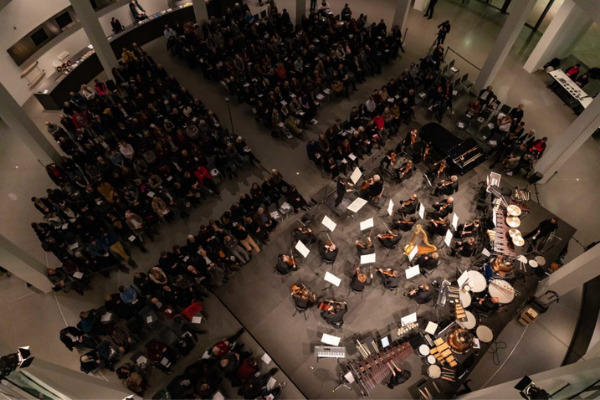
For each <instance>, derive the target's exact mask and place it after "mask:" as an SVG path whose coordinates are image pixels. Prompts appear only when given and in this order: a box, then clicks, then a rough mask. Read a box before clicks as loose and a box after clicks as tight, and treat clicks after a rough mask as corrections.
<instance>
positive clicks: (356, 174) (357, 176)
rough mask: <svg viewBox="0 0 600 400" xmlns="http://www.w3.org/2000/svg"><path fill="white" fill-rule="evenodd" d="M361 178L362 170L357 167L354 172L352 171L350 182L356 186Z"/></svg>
mask: <svg viewBox="0 0 600 400" xmlns="http://www.w3.org/2000/svg"><path fill="white" fill-rule="evenodd" d="M361 176H362V172H361V170H360V169H359V168H358V167H356V168H354V171H352V175H350V180H351V181H352V183H354V184H355V185H356V182H358V180H359V179H360V177H361Z"/></svg>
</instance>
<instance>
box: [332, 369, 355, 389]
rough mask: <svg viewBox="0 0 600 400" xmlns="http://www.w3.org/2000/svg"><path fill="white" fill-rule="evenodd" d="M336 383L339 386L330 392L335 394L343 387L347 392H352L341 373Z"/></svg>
mask: <svg viewBox="0 0 600 400" xmlns="http://www.w3.org/2000/svg"><path fill="white" fill-rule="evenodd" d="M338 382H339V385H337V386H336V387H335V388H334V389H333V390H332V391H331V392H332V393H335V392H336V391H337V390H338V389H339V388H342V387H345V388H346V389H348V390H352V387H350V382H349V381H348V380H347V379H346V378H345V377H344V374H343V373H341V372H340V373H339V376H338Z"/></svg>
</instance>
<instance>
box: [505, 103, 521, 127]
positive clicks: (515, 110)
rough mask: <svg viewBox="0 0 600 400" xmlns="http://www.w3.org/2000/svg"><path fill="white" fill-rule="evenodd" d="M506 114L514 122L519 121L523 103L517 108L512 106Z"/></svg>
mask: <svg viewBox="0 0 600 400" xmlns="http://www.w3.org/2000/svg"><path fill="white" fill-rule="evenodd" d="M508 115H509V116H510V117H511V118H512V119H513V121H514V120H515V119H516V122H517V123H519V122H521V120H522V119H523V104H519V105H518V106H517V108H513V109H512V110H510V111H509V113H508Z"/></svg>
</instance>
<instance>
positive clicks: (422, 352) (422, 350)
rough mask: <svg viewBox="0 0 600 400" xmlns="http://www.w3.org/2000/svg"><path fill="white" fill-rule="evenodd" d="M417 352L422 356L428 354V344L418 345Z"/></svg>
mask: <svg viewBox="0 0 600 400" xmlns="http://www.w3.org/2000/svg"><path fill="white" fill-rule="evenodd" d="M419 354H420V355H422V356H428V355H429V346H427V345H426V344H422V345H420V346H419Z"/></svg>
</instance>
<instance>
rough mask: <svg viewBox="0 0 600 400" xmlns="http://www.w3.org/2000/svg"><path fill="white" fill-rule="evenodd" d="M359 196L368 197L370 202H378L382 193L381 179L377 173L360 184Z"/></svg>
mask: <svg viewBox="0 0 600 400" xmlns="http://www.w3.org/2000/svg"><path fill="white" fill-rule="evenodd" d="M360 189H361V191H360V197H364V198H367V199H369V200H370V201H372V202H378V201H379V199H381V196H382V195H383V180H382V179H381V177H380V176H379V175H377V174H375V175H373V177H372V178H369V179H367V180H366V181H364V182H363V184H362V186H361V188H360Z"/></svg>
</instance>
